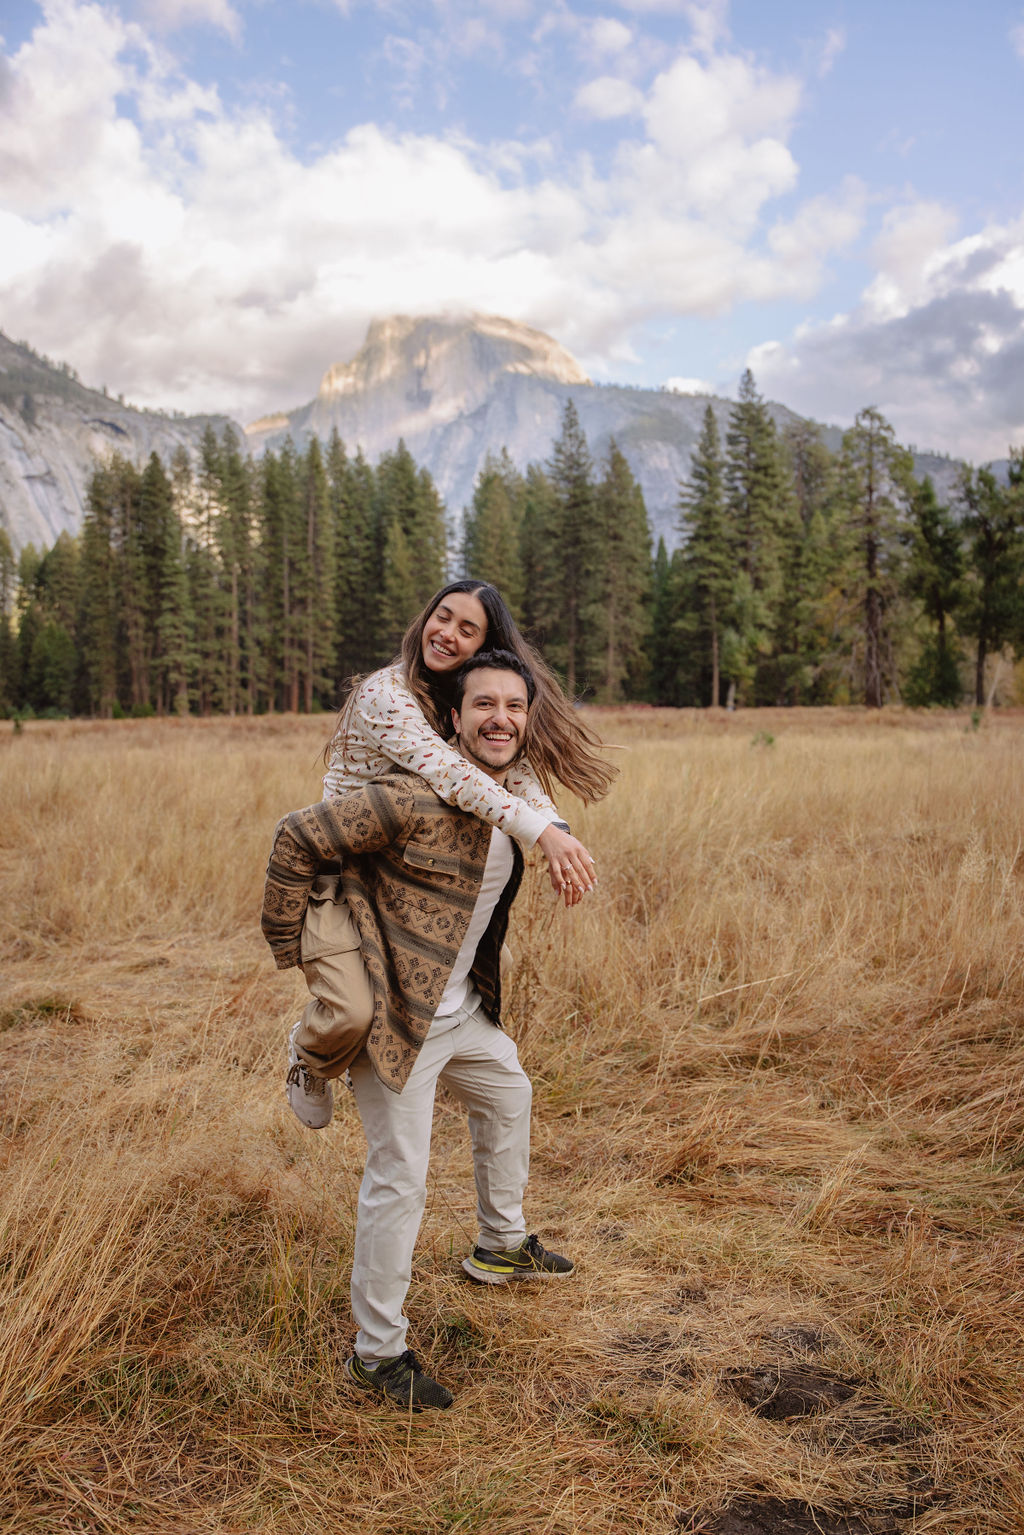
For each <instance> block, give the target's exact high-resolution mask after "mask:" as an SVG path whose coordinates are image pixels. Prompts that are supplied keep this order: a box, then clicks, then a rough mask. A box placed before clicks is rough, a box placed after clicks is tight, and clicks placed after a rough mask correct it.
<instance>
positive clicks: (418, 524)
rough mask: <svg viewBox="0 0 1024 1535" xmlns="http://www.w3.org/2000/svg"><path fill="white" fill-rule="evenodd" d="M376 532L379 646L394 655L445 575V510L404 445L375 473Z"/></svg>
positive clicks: (387, 654) (385, 654)
mask: <svg viewBox="0 0 1024 1535" xmlns="http://www.w3.org/2000/svg"><path fill="white" fill-rule="evenodd" d="M375 480H376V495H375V498H374V507H375V519H374V522H375V530H376V538H377V549H378V557H379V560H380V584H379V587H378V592H379V603H378V621H379V628H378V635H377V638H378V642H379V645H380V647H381V650H382V652H383V656H382V659H383V658H387V657H390V656H392V655H394V654H395V652H396V651H397V649H398V645H399V642H400V640H401V638H402V635H403V634H404V632H405V630H406V628H407V627H408V625H409V622H410V620H411V619H412V618H413V617H414V616H415V614H416V611H417V609H419V608H422V607H424V606H425V605H426V603H427V602H428V601H429V599H430V598H431V597H432V596H433V595H434V593H435V592H436V591H437V590H438V588H439V587H440V586H441V585H442V584H443V582H444V577H445V571H446V569H447V555H446V539H445V519H444V507H443V505H442V503H441V499H440V497H439V496H438V494H437V490H436V488H435V486H434V482H433V480H432V479H431V478H430V475H429V474H428V473H427V471H426V470H425V469H417V468H416V464H415V462H414V460H413V457H412V454H411V453H410V452H409V450H408V448H407V447H406V445H405V443H404V442H399V444H398V447H397V448H396V449H395V451H394V452H393V453H385V454H383V455H382V456H381V459H380V461H379V463H378V465H377V469H376V475H375Z"/></svg>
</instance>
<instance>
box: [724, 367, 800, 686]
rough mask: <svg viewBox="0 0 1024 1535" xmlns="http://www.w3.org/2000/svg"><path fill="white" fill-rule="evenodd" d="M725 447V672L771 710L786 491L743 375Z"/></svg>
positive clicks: (768, 424)
mask: <svg viewBox="0 0 1024 1535" xmlns="http://www.w3.org/2000/svg"><path fill="white" fill-rule="evenodd" d="M725 447H726V452H725V494H726V507H727V511H728V517H729V522H730V524H731V534H732V542H733V546H734V551H735V577H734V581H733V585H732V597H731V604H732V622H733V627H734V629H735V631H736V645H735V649H734V658H733V663H732V668H731V669H732V671H733V673H734V680H735V682H736V687H737V691H738V693H739V695H740V697H741V698H748V699H749V700H750V701H757V702H775V701H776V695H777V691H778V686H777V682H778V679H777V668H776V667H775V665H774V664H773V662H774V657H775V653H776V635H775V626H776V619H777V614H778V607H779V599H780V595H781V590H782V582H783V558H784V541H785V538H786V535H787V532H788V531H789V529H790V527H791V520H792V516H793V504H792V490H791V483H790V479H789V476H788V474H787V465H786V459H785V454H784V451H783V448H782V445H781V443H780V441H779V436H778V432H777V431H776V428H775V422H774V421H773V420H772V418H771V415H770V414H769V412H768V408H767V406H766V405H765V403H764V401H763V399H762V398H761V396H760V395H759V394H758V392H757V386H756V384H755V382H754V375H753V374H752V373H751V371H750V369H749V368H748V369H747V370H746V371H745V372H744V374H743V377H742V378H741V379H740V387H739V399H738V401H737V403H736V405H735V406H734V407H733V409H732V411H731V412H730V415H729V428H728V431H727V432H726V437H725ZM759 674H760V675H759Z"/></svg>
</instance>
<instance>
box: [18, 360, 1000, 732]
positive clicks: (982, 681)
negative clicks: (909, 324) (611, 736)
mask: <svg viewBox="0 0 1024 1535" xmlns="http://www.w3.org/2000/svg"><path fill="white" fill-rule="evenodd" d="M679 518H680V521H679V531H680V536H681V542H680V545H679V547H678V548H677V549H676V550H675V552H674V553H672V554H670V553H669V552H668V550H667V549H666V547H665V542H664V540H659V542H658V547H657V551H656V553H655V556H654V558H653V560H652V558H651V554H650V544H651V541H650V530H649V524H648V520H647V514H646V509H645V507H644V502H643V496H642V494H641V492H640V489H639V486H638V485H637V482H636V480H635V479H634V477H633V474H632V471H631V469H630V466H629V464H628V462H627V459H626V456H625V455H624V454H623V453H622V451H621V450H620V449H619V447H618V446H617V445H616V444H615V443H614V442H613V443H610V444H609V447H608V451H607V456H606V458H605V460H604V462H603V463H602V464H601V466H600V468H599V470H598V472H597V475H596V476H595V471H594V466H593V463H592V461H591V457H590V452H589V448H588V446H587V442H586V439H585V436H584V434H583V431H582V429H581V427H580V423H579V418H578V416H577V414H576V412H575V410H574V408H573V407H572V405H571V403H569V404H568V405H567V406H566V409H565V412H564V415H563V419H562V423H561V430H560V435H559V437H558V439H557V441H556V442H555V443H553V445H552V453H551V457H550V459H549V460H548V462H547V464H546V465H540V464H531V465H530V466H529V467H528V468H527V469H526V471H525V473H522V474H521V473H519V471H518V470H517V469H516V468H515V467H514V465H513V464H512V462H511V460H510V458H509V456H508V454H507V453H504V452H503V453H501V454H499V455H497V456H495V455H492V456H491V457H490V458H489V459H488V460H487V462H486V464H485V466H484V469H483V471H482V472H481V474H480V476H479V477H478V480H477V484H476V486H475V488H474V497H473V504H472V506H471V507H470V508H468V510H467V515H466V522H465V533H464V538H463V542H462V558H463V561H464V564H465V566H466V567H467V569H468V571H469V573H470V574H472V575H474V576H479V577H480V578H481V579H490V580H492V581H494V582H495V584H496V585H498V586H499V587H500V588H501V589H502V590H503V591H504V593H505V595H506V597H507V598H509V599H510V600H511V603H512V606H513V609H514V611H516V612H517V614H518V616H519V617H520V618H521V621H522V625H523V627H524V628H525V629H526V630H527V632H530V633H532V634H533V637H534V638H536V639H537V640H539V642H540V643H541V646H542V648H543V649H544V650H545V652H546V654H547V655H548V657H549V659H550V660H551V661H552V662H553V663H554V664H555V665H556V666H557V667H559V668H560V669H561V670H562V672H563V675H564V676H565V678H566V680H567V682H568V683H569V685H570V687H571V688H572V689H573V691H574V692H589V693H590V694H591V695H592V696H593V697H595V698H597V699H599V700H601V701H602V702H608V703H615V702H618V701H622V700H630V699H636V698H641V697H646V698H649V699H650V700H652V701H654V702H657V703H664V704H673V705H681V706H695V705H706V704H708V703H718V704H721V703H722V702H723V694H725V693H726V691H727V690H728V694H729V697H730V699H731V698H732V697H734V696H735V697H736V698H737V700H738V701H739V702H743V701H744V700H745V701H747V702H755V703H756V702H758V701H765V702H773V703H774V702H785V703H831V702H839V703H844V702H848V701H849V700H850V698H851V696H853V691H854V689H857V690H859V692H860V695H861V696H863V697H864V698H865V699H866V700H867V701H869V702H870V703H871V704H872V706H877V704H878V703H879V702H880V701H881V700H882V699H883V698H885V697H886V696H889V697H900V696H901V691H902V696H904V697H907V698H909V699H911V700H912V701H914V702H921V703H953V702H956V701H957V699H958V698H959V696H960V686H961V683H960V676H959V668H960V656H961V646H962V645H963V643H964V640H965V637H970V638H971V639H972V640H973V641H974V643H975V647H976V649H975V655H974V663H975V689H976V695H977V697H978V698H979V700H980V701H983V702H984V701H985V698H984V690H985V687H986V684H987V681H988V679H989V673H990V672H991V667H988V666H987V662H988V660H989V658H990V657H991V656H992V655H1002V654H1003V653H1005V652H1006V650H1007V649H1008V648H1010V647H1012V648H1015V649H1016V650H1017V652H1018V654H1019V653H1020V652H1021V651H1022V650H1024V599H1022V591H1024V452H1022V451H1021V450H1016V451H1015V452H1013V453H1011V462H1010V470H1009V475H1008V479H1007V481H1006V482H1005V483H1003V482H1000V481H999V480H998V479H997V478H996V477H995V476H994V475H993V474H992V473H991V471H990V470H988V469H982V470H978V471H973V470H970V471H966V472H965V475H964V478H963V483H962V485H961V487H960V491H959V494H958V501H957V505H956V506H955V507H954V509H953V511H950V510H949V509H948V508H946V507H944V506H941V505H939V503H938V499H937V497H936V495H935V492H934V489H933V487H932V486H931V485H930V484H929V483H927V482H926V483H924V484H923V485H920V486H918V485H917V484H915V483H914V482H913V480H912V479H911V476H910V460H909V456H908V455H907V454H906V452H905V451H904V450H903V449H902V448H901V447H900V446H899V445H898V444H897V443H896V441H895V438H894V436H893V432H892V428H891V427H890V426H889V425H888V423H887V422H885V421H884V420H883V419H882V417H881V416H880V415H879V414H878V412H877V411H874V410H867V411H862V412H861V413H860V415H859V416H858V417H857V420H856V422H855V424H854V427H853V428H852V429H851V431H850V432H848V433H847V434H846V436H845V439H844V442H843V450H842V454H841V455H840V456H838V457H837V456H836V455H834V454H833V453H831V452H830V451H829V450H828V448H827V446H826V445H825V442H824V439H823V436H822V433H821V431H820V429H818V428H817V427H815V426H814V424H813V423H810V422H795V423H793V424H792V425H791V426H790V427H788V428H787V430H786V431H785V433H784V434H783V435H782V436H781V437H780V436H779V435H778V434H777V433H776V431H775V428H774V426H773V425H772V422H771V418H770V416H769V415H768V412H767V409H766V408H765V406H764V404H763V402H762V401H761V400H760V398H759V397H758V395H757V391H756V388H755V386H754V382H753V379H752V378H751V377H750V375H749V374H747V375H745V377H744V380H743V383H742V385H741V390H740V400H739V402H738V403H737V405H736V406H735V407H734V408H733V410H732V412H731V413H730V420H729V434H728V437H727V441H726V444H725V447H724V448H723V445H722V443H721V442H720V441H719V439H718V428H717V420H716V418H715V416H714V415H713V413H711V412H707V413H706V414H705V416H704V421H703V426H702V431H701V436H700V440H699V442H698V444H697V447H696V451H695V453H694V457H693V465H692V472H691V475H690V477H689V479H688V481H687V483H686V484H685V485H683V486H681V488H680V497H679ZM445 539H446V524H445V512H444V508H443V506H442V504H441V502H440V499H439V497H438V495H437V491H436V488H435V487H434V485H433V482H432V481H431V479H430V477H429V475H427V474H426V473H425V472H424V471H423V470H421V469H419V468H418V467H417V465H416V464H415V462H414V460H413V459H412V456H411V455H410V454H409V452H408V450H407V449H406V447H405V446H404V444H402V443H399V444H398V445H397V447H396V449H395V451H394V452H392V453H388V454H385V455H384V456H383V457H382V458H381V460H380V462H379V463H378V464H377V465H375V466H373V465H370V464H368V463H367V462H366V460H365V458H364V457H363V456H362V454H361V453H357V454H356V455H355V457H350V456H349V455H348V453H347V452H346V450H345V447H344V444H343V443H342V442H341V441H340V439H339V438H337V437H336V436H335V437H333V438H332V440H331V441H330V442H329V444H328V446H327V448H326V451H324V450H322V449H321V447H320V444H319V443H318V442H316V441H315V440H311V441H310V442H309V443H308V444H307V445H306V447H305V448H304V449H303V450H302V452H301V453H300V452H298V451H297V450H296V448H295V447H294V445H293V444H292V443H290V442H287V443H285V445H284V446H283V447H282V448H280V449H278V450H276V451H269V452H267V453H266V454H265V455H264V457H263V458H262V460H261V461H259V462H258V463H256V464H252V463H251V462H250V461H249V460H248V458H247V457H246V455H245V453H244V450H243V447H242V444H241V442H240V441H239V439H238V437H237V435H236V434H235V433H234V432H233V431H232V430H230V429H229V430H228V431H226V432H225V433H224V434H223V435H222V436H221V437H219V438H218V437H217V435H216V434H215V433H214V432H212V431H210V432H208V433H207V434H206V436H205V438H204V439H203V442H202V444H201V449H200V452H199V454H198V455H197V458H196V460H195V462H194V463H193V461H192V460H190V458H189V457H188V455H187V454H186V453H185V452H184V450H181V451H179V452H178V453H177V454H176V455H175V457H174V458H173V460H172V461H171V464H170V466H169V468H168V467H167V466H165V465H164V464H163V463H162V462H161V460H160V458H159V456H158V455H156V454H153V455H151V457H150V459H149V460H148V462H147V463H146V464H145V466H144V467H143V468H141V469H140V468H138V467H137V466H135V465H133V464H131V463H130V462H129V461H128V460H126V459H124V458H122V457H118V456H117V455H115V456H114V457H112V458H111V459H109V460H108V461H107V462H105V463H103V464H100V465H99V466H98V467H97V469H96V470H95V472H94V474H93V476H92V479H91V481H90V484H89V487H88V501H87V508H86V515H85V519H84V522H83V527H82V531H81V533H80V534H79V535H78V537H77V538H71V537H69V536H68V535H63V536H62V537H61V538H59V539H58V540H57V542H56V543H55V544H54V546H53V547H52V548H51V549H49V550H48V551H46V552H45V553H40V552H39V551H38V550H36V549H34V548H32V547H31V546H28V547H26V548H24V549H22V550H21V552H20V554H19V555H18V557H17V558H15V555H14V552H13V549H12V546H11V541H10V538H9V537H7V536H4V535H3V534H2V532H0V712H10V711H11V710H14V709H19V708H23V709H27V710H34V711H35V712H36V713H47V712H49V713H56V714H64V713H69V712H89V713H92V714H95V715H100V716H107V717H109V716H110V715H118V714H120V713H121V712H131V711H134V712H136V713H140V714H145V713H148V712H151V711H157V712H160V713H166V712H176V713H180V714H184V713H188V712H192V713H205V714H212V713H214V712H230V713H237V712H255V711H262V710H266V709H287V710H305V711H311V710H318V709H321V708H328V709H332V708H334V707H335V706H336V705H337V703H338V702H339V697H340V692H341V688H342V685H343V683H344V681H345V680H346V679H347V678H348V677H349V676H350V675H351V674H353V673H364V672H367V671H369V670H371V669H372V668H373V667H375V666H377V665H379V664H381V662H383V661H386V660H388V659H390V657H391V656H392V655H393V654H394V653H395V650H396V649H397V646H398V642H399V639H400V637H401V634H402V632H403V631H404V629H405V627H406V625H407V623H408V621H409V618H410V617H411V616H412V615H413V614H414V613H415V612H416V611H417V610H418V609H419V608H420V607H421V606H422V605H423V603H424V602H425V601H426V600H427V599H428V598H429V596H430V595H431V593H432V592H433V591H434V590H436V588H437V587H438V586H440V585H441V584H442V582H443V581H444V579H445V572H446V569H447V545H446V542H445Z"/></svg>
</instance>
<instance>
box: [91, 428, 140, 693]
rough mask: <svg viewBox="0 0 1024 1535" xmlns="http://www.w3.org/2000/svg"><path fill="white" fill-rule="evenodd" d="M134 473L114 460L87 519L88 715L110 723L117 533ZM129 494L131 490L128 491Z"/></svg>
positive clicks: (114, 687) (95, 488) (96, 478)
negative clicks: (121, 505)
mask: <svg viewBox="0 0 1024 1535" xmlns="http://www.w3.org/2000/svg"><path fill="white" fill-rule="evenodd" d="M134 474H135V471H134V469H133V468H132V466H131V465H130V464H128V463H127V462H126V460H124V459H122V458H119V457H118V456H116V455H115V456H114V458H112V459H111V461H110V462H109V463H108V464H104V465H102V466H101V467H100V468H99V469H97V470H96V472H95V474H94V475H93V477H92V479H91V481H90V483H89V492H88V500H87V503H86V509H85V516H84V518H83V519H82V612H81V619H80V623H79V635H80V642H81V652H82V659H83V662H84V668H85V688H86V696H87V699H88V707H89V712H90V713H91V714H96V715H99V716H100V718H101V719H110V718H111V717H112V716H113V713H114V707H115V705H116V704H119V700H118V671H119V665H118V663H119V660H120V659H121V655H120V650H119V632H118V630H119V626H118V597H119V593H118V587H119V584H120V583H119V580H118V568H117V558H118V548H119V544H120V540H119V538H118V536H117V533H118V516H117V506H118V502H119V500H120V498H121V485H122V481H123V480H124V481H127V482H128V484H129V487H130V485H131V478H132V476H133V475H134ZM129 494H130V489H129Z"/></svg>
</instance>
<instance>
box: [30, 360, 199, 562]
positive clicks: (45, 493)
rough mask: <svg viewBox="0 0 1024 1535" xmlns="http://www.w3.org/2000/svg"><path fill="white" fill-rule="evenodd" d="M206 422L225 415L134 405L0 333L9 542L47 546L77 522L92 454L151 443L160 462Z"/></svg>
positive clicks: (142, 455) (194, 440)
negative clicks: (85, 382) (93, 386)
mask: <svg viewBox="0 0 1024 1535" xmlns="http://www.w3.org/2000/svg"><path fill="white" fill-rule="evenodd" d="M209 422H212V423H213V425H214V427H215V429H216V430H217V431H218V432H219V431H221V430H222V429H223V427H224V426H226V425H227V417H226V416H187V417H186V416H182V417H175V416H169V415H162V414H160V413H159V412H157V411H143V410H133V409H132V408H131V406H128V405H123V404H121V403H120V402H119V401H117V400H111V399H109V398H108V397H107V396H106V395H105V394H102V393H100V392H99V391H98V390H95V389H87V388H85V387H84V385H82V384H80V383H79V382H78V380H77V379H76V378H75V377H74V375H73V374H72V373H70V372H69V371H68V370H66V369H62V368H61V367H59V366H56V365H54V364H52V363H50V362H47V361H46V360H45V359H44V358H41V357H38V356H37V355H36V354H35V353H34V352H32V351H30V350H29V348H28V347H25V346H19V345H18V344H17V343H16V342H13V341H10V340H8V338H7V337H6V336H4V335H3V334H2V333H0V526H2V527H4V528H6V530H7V532H8V534H9V536H10V538H11V542H12V543H13V544H14V547H15V549H20V548H22V547H23V546H24V545H25V544H28V543H33V544H35V545H36V547H37V548H40V549H45V548H49V547H50V545H51V544H53V543H54V542H55V541H56V539H57V537H58V536H59V535H60V534H61V533H62V532H65V531H66V532H69V533H76V532H78V530H79V528H80V527H81V525H82V514H83V511H84V509H85V495H86V487H87V485H88V482H89V477H90V475H91V474H92V471H93V469H94V467H95V464H96V462H97V460H98V459H103V458H107V457H109V455H110V454H111V453H112V452H115V451H116V452H119V453H123V454H124V455H125V457H127V458H130V459H132V460H133V461H134V462H135V463H138V464H139V465H142V464H144V463H145V461H146V459H147V458H148V457H149V455H150V453H152V452H154V451H155V452H157V453H159V455H160V457H161V458H162V459H163V460H164V463H165V464H166V463H169V461H170V459H171V456H172V454H173V453H174V451H175V449H177V448H179V447H184V448H187V449H188V450H189V452H190V453H194V452H195V450H196V449H197V447H198V444H199V439H200V438H201V436H202V434H203V431H204V429H205V427H206V426H207V424H208V423H209Z"/></svg>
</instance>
